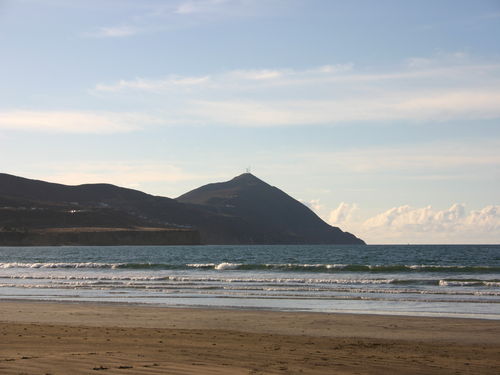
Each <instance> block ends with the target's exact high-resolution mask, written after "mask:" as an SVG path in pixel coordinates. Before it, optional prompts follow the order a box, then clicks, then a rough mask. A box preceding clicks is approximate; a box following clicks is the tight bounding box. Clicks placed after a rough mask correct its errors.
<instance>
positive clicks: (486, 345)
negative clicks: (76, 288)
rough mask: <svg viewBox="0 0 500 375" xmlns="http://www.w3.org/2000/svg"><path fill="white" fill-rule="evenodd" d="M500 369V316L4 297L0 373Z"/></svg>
mask: <svg viewBox="0 0 500 375" xmlns="http://www.w3.org/2000/svg"><path fill="white" fill-rule="evenodd" d="M94 373H102V374H499V373H500V321H494V320H490V321H489V320H476V319H450V318H423V317H401V316H376V315H354V314H321V313H296V312H274V311H254V310H215V309H175V308H163V307H152V306H135V305H120V304H77V303H46V302H24V301H19V302H12V301H0V374H6V375H7V374H15V375H20V374H37V375H47V374H52V375H56V374H94Z"/></svg>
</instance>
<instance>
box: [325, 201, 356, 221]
mask: <svg viewBox="0 0 500 375" xmlns="http://www.w3.org/2000/svg"><path fill="white" fill-rule="evenodd" d="M357 211H358V205H357V204H356V203H345V202H341V203H340V204H339V206H338V207H337V208H336V209H334V210H333V211H331V212H330V213H329V215H328V219H327V220H326V221H327V222H328V223H330V224H331V225H335V226H341V225H344V224H346V223H350V222H352V221H353V220H354V215H355V213H356V212H357Z"/></svg>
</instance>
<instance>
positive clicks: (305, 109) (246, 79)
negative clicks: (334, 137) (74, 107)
mask: <svg viewBox="0 0 500 375" xmlns="http://www.w3.org/2000/svg"><path fill="white" fill-rule="evenodd" d="M499 83H500V64H498V63H493V64H491V63H490V64H484V63H476V62H473V61H471V59H470V58H469V57H468V56H467V55H464V54H463V53H461V52H458V53H455V54H447V55H444V54H443V55H439V56H437V57H431V58H413V59H410V60H408V61H406V63H405V64H404V66H403V67H401V66H400V67H399V69H394V68H392V69H385V70H384V71H375V72H374V71H367V70H363V69H360V68H358V69H356V70H355V69H354V67H353V66H352V64H339V65H324V66H320V67H311V68H308V69H303V70H294V69H289V68H285V69H243V70H238V69H237V70H231V71H226V72H221V73H214V74H205V75H200V76H177V75H169V76H166V77H163V78H160V79H153V78H136V79H132V80H126V79H125V80H120V81H119V82H116V83H111V84H105V83H100V84H98V85H96V86H95V88H94V91H95V92H96V93H100V94H101V95H112V94H113V93H117V92H122V93H123V95H129V96H132V97H133V96H134V95H137V94H138V92H141V95H144V94H142V93H146V94H147V93H148V92H152V93H155V94H156V95H164V99H165V100H164V101H162V104H161V106H163V108H162V109H163V110H164V112H165V117H166V120H167V122H169V123H175V122H176V121H178V120H179V119H182V120H181V121H180V123H183V124H189V123H191V124H219V125H221V124H222V125H229V126H242V127H252V126H255V127H262V126H291V125H310V124H313V125H338V124H346V123H355V122H360V123H370V122H388V121H390V122H394V121H400V122H402V123H403V122H428V121H449V120H463V119H469V120H470V119H476V120H484V119H496V118H500V85H499ZM121 97H122V98H123V96H121ZM174 101H175V105H169V104H168V103H172V102H174Z"/></svg>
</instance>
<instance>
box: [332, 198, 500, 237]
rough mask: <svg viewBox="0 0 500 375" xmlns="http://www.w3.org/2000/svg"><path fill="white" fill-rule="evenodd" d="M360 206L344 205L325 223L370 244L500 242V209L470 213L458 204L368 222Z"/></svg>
mask: <svg viewBox="0 0 500 375" xmlns="http://www.w3.org/2000/svg"><path fill="white" fill-rule="evenodd" d="M358 211H359V207H358V206H357V205H356V204H348V203H345V202H341V203H340V204H339V206H338V207H337V208H336V209H334V210H332V211H331V212H329V214H328V216H327V217H326V218H325V220H326V221H327V222H328V223H329V224H331V225H334V226H339V227H341V229H343V230H346V231H351V232H353V233H355V234H356V235H358V236H359V237H361V238H363V239H364V240H365V241H366V242H367V243H388V244H389V243H414V244H415V243H416V244H431V243H454V244H474V243H484V244H492V243H499V242H500V205H489V206H486V207H483V208H481V209H479V210H467V209H466V205H465V204H459V203H454V204H452V205H451V206H450V208H448V209H444V210H436V209H434V208H432V206H430V205H429V206H426V207H412V206H410V205H403V206H398V207H392V208H390V209H388V210H386V211H384V212H381V213H379V214H377V215H375V216H372V217H370V218H368V219H366V220H360V218H359V217H357V216H356V214H357V212H358Z"/></svg>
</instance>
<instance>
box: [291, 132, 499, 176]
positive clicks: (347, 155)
mask: <svg viewBox="0 0 500 375" xmlns="http://www.w3.org/2000/svg"><path fill="white" fill-rule="evenodd" d="M300 157H301V158H302V159H303V160H304V161H305V162H306V163H311V162H312V161H313V160H314V161H315V163H317V164H318V165H319V166H320V167H321V168H327V169H329V170H335V171H338V172H340V171H348V172H349V173H354V172H356V173H361V174H368V173H381V172H382V173H385V174H387V173H394V172H396V173H397V174H398V176H399V178H404V175H405V174H406V173H408V174H409V175H411V176H412V178H417V177H420V174H418V175H415V173H416V172H419V171H420V172H422V173H424V176H425V177H426V178H429V177H430V176H431V175H432V176H433V178H434V179H436V178H437V179H439V178H440V177H449V174H450V173H451V174H452V177H453V176H454V174H455V173H457V172H460V173H470V172H471V171H477V170H478V169H480V168H488V169H491V168H498V167H500V142H499V141H497V140H484V139H480V140H476V141H474V140H468V141H466V142H453V141H446V142H443V141H441V142H430V143H415V144H412V145H405V146H391V147H387V146H378V147H363V148H352V149H349V150H342V151H340V150H339V151H335V150H333V151H323V152H309V153H305V154H302V155H300ZM440 171H446V172H447V173H448V175H446V176H441V175H440V173H439V172H440Z"/></svg>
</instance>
